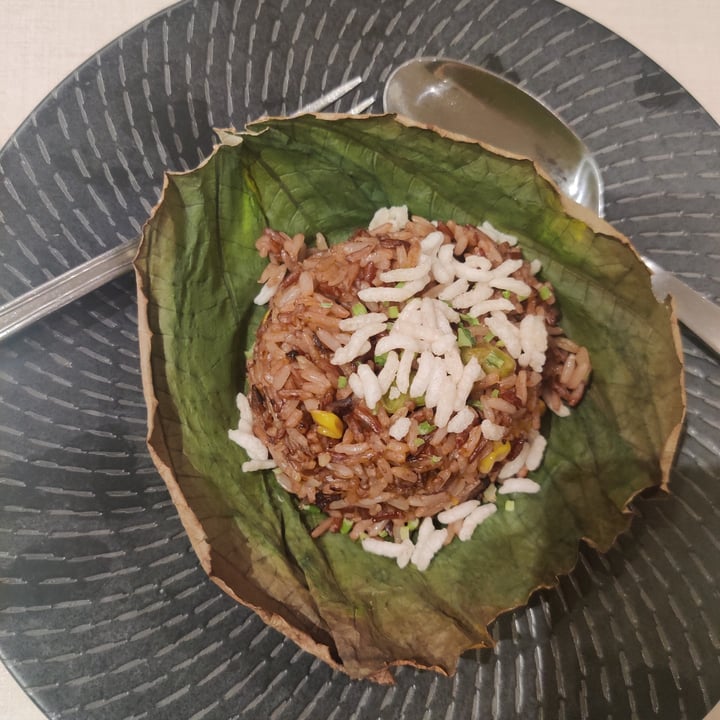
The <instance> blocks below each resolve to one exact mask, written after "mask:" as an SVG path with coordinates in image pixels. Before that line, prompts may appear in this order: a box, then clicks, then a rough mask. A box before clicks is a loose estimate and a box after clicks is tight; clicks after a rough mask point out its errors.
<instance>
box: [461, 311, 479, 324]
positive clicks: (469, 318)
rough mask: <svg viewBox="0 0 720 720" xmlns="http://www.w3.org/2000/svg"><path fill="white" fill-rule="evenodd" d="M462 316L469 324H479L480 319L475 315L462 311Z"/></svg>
mask: <svg viewBox="0 0 720 720" xmlns="http://www.w3.org/2000/svg"><path fill="white" fill-rule="evenodd" d="M460 318H461V319H462V320H464V321H465V322H466V323H467V324H468V325H479V324H480V321H479V320H478V319H477V318H476V317H475V316H474V315H467V314H466V313H460Z"/></svg>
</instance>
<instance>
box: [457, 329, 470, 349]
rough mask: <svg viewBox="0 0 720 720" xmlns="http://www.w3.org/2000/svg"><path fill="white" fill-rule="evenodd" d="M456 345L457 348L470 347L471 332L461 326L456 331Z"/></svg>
mask: <svg viewBox="0 0 720 720" xmlns="http://www.w3.org/2000/svg"><path fill="white" fill-rule="evenodd" d="M457 344H458V347H472V345H473V336H472V334H471V332H470V331H469V330H468V329H467V328H466V327H463V326H462V325H461V326H460V327H458V329H457Z"/></svg>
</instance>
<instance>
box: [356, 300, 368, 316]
mask: <svg viewBox="0 0 720 720" xmlns="http://www.w3.org/2000/svg"><path fill="white" fill-rule="evenodd" d="M367 311H368V310H367V308H366V307H365V306H364V305H363V304H362V303H361V302H356V303H355V304H354V305H353V306H352V314H353V315H367Z"/></svg>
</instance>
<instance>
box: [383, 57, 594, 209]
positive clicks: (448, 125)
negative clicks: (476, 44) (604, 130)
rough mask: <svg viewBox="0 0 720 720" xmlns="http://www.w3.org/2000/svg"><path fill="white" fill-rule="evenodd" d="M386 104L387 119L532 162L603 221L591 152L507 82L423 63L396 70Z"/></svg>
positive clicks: (470, 69)
mask: <svg viewBox="0 0 720 720" xmlns="http://www.w3.org/2000/svg"><path fill="white" fill-rule="evenodd" d="M383 104H384V107H385V110H386V111H387V112H393V113H399V114H401V115H405V116H407V117H409V118H412V119H414V120H418V121H420V122H423V123H426V124H428V125H435V126H438V127H442V128H444V129H445V130H450V131H452V132H457V133H460V134H462V135H466V136H468V137H474V138H481V139H482V140H483V141H484V142H486V143H489V144H490V145H494V146H495V147H497V148H498V149H501V150H505V151H508V152H511V153H514V154H516V155H522V156H524V157H529V158H532V159H533V160H535V161H537V163H538V164H539V165H540V166H541V167H542V168H543V170H545V172H546V173H547V174H548V175H550V177H551V178H552V179H553V180H554V181H555V182H556V183H557V185H558V186H559V187H560V189H561V190H562V192H563V193H564V194H565V195H568V196H569V197H571V198H573V200H575V201H576V202H578V203H580V204H581V205H585V206H586V207H588V208H590V209H591V210H593V211H594V212H595V213H597V214H598V215H600V216H602V214H603V183H602V177H601V175H600V169H599V168H598V166H597V163H596V162H595V160H594V158H593V156H592V154H591V153H590V151H589V150H588V148H587V147H586V146H585V144H584V143H583V142H582V140H580V138H579V137H578V136H577V135H576V134H575V133H574V132H573V131H572V130H571V129H570V128H569V127H568V126H567V125H566V124H565V123H564V122H563V121H562V120H561V119H560V118H559V117H558V116H557V115H555V114H554V113H553V112H551V111H550V110H549V109H548V108H546V107H545V106H544V105H543V104H542V103H541V102H540V101H539V100H536V99H535V98H534V97H532V96H531V95H529V94H528V93H526V92H525V91H524V90H522V89H521V88H519V87H518V86H517V85H513V84H512V83H510V82H508V81H507V80H504V79H503V78H501V77H500V76H498V75H495V74H494V73H491V72H488V71H487V70H484V69H483V68H479V67H475V66H472V65H467V64H465V63H461V62H457V61H454V60H446V59H443V58H435V57H431V58H417V59H414V60H410V61H408V62H406V63H403V64H402V65H400V66H399V67H397V68H396V69H395V70H394V71H393V73H392V75H391V76H390V77H389V78H388V81H387V83H386V85H385V91H384V95H383Z"/></svg>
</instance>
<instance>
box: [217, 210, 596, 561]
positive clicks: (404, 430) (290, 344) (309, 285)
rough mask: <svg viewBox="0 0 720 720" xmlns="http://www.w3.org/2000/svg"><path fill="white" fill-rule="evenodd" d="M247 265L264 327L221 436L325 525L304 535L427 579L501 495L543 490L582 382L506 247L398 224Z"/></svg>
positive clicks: (473, 230)
mask: <svg viewBox="0 0 720 720" xmlns="http://www.w3.org/2000/svg"><path fill="white" fill-rule="evenodd" d="M257 248H258V251H259V252H260V254H261V255H262V256H263V257H267V258H268V259H269V263H268V265H267V267H266V269H265V271H264V273H263V275H262V277H261V278H260V282H262V283H263V285H264V286H263V289H262V290H261V292H260V294H259V295H258V297H257V298H256V303H258V304H265V303H269V309H268V312H267V314H266V316H265V318H264V320H263V322H262V324H261V325H260V327H259V329H258V332H257V337H256V341H255V345H254V347H253V350H252V354H251V357H250V359H249V361H248V366H247V380H248V387H249V390H248V393H247V395H243V394H240V395H238V398H237V400H238V408H239V411H240V421H239V424H238V427H237V428H236V429H233V430H231V431H230V433H229V435H230V437H231V439H233V440H234V441H235V442H237V443H238V444H240V445H241V446H242V447H243V448H245V450H246V452H247V454H248V456H249V458H250V459H249V461H248V462H246V463H245V464H244V466H243V469H244V470H246V471H251V470H262V469H269V468H274V469H275V473H276V476H277V478H278V481H279V482H280V483H281V484H282V485H283V487H284V488H286V489H287V490H288V491H289V492H291V493H293V494H294V495H296V496H297V497H298V498H299V500H300V502H301V503H302V504H305V505H311V506H314V507H316V508H319V509H320V510H322V511H323V513H324V514H325V517H324V518H323V519H322V520H321V521H320V522H319V524H318V525H317V526H316V527H315V529H314V530H313V535H315V536H319V535H321V534H322V533H324V532H327V531H331V532H343V533H347V534H349V536H350V537H351V538H354V539H361V541H362V544H363V547H364V548H365V549H366V550H367V551H368V552H374V553H377V554H379V555H384V556H386V557H390V558H393V559H395V560H396V562H397V563H398V565H400V566H401V567H404V566H405V565H407V564H408V563H410V562H412V563H413V564H414V565H415V566H416V567H418V568H419V569H420V570H424V569H425V568H427V567H428V565H429V563H430V561H431V559H432V557H433V556H434V555H435V553H436V552H437V551H438V550H439V549H440V548H441V547H443V546H444V545H447V544H448V543H449V542H451V541H452V539H453V538H455V537H457V538H458V539H459V540H461V541H463V540H467V539H469V538H470V537H471V536H472V533H473V530H474V529H475V527H477V525H478V524H479V523H481V522H483V521H484V520H486V519H487V518H489V517H490V516H491V515H492V513H493V512H494V511H495V509H496V506H495V504H494V502H495V497H496V493H497V492H500V493H503V494H507V493H528V492H537V491H538V490H540V487H539V485H538V484H537V483H535V482H534V481H533V480H531V479H529V478H528V477H527V475H528V473H529V472H531V471H532V470H534V469H536V468H537V467H538V466H539V465H540V463H541V461H542V456H543V452H544V449H545V438H544V437H543V436H542V435H541V434H540V423H541V418H542V416H543V414H544V412H545V411H546V409H547V408H549V409H550V410H551V411H553V412H554V413H555V414H557V415H559V416H565V415H567V414H569V412H570V409H569V408H570V407H572V406H574V405H576V404H577V403H578V402H579V401H580V399H581V397H582V395H583V392H584V389H585V386H586V383H587V382H588V379H589V376H590V372H591V367H590V358H589V356H588V353H587V350H586V349H585V348H583V347H579V346H578V345H576V344H575V343H574V342H572V341H571V340H570V339H568V338H567V337H565V335H564V334H563V331H562V330H561V328H560V327H559V326H558V319H559V312H558V309H557V306H556V303H555V297H554V293H553V289H552V287H551V286H550V284H549V283H547V282H542V281H541V280H540V279H539V278H538V272H539V271H540V269H541V268H540V265H539V263H538V262H537V261H533V262H532V263H528V262H526V261H525V260H524V259H523V257H522V253H521V251H520V248H519V247H518V246H517V241H516V238H514V237H512V236H509V235H505V234H503V233H500V232H498V231H497V230H496V229H495V228H493V227H492V226H491V225H490V224H489V223H484V224H483V225H482V226H481V227H474V226H471V225H458V224H456V223H454V222H453V221H446V222H440V221H437V222H435V221H433V222H430V221H428V220H426V219H424V218H421V217H417V216H413V217H412V218H408V213H407V208H406V207H399V208H398V207H396V208H383V209H381V210H379V211H378V212H377V213H376V214H375V217H374V218H373V219H372V221H371V222H370V224H369V226H368V228H367V229H362V230H358V231H357V232H355V233H354V234H353V235H352V236H351V237H350V238H348V239H347V240H346V241H345V242H343V243H341V244H338V245H335V246H333V247H331V248H328V247H327V244H326V242H325V240H324V238H323V237H322V236H321V235H318V237H317V238H316V244H315V247H313V248H309V247H308V246H307V245H306V243H305V238H304V237H303V236H300V235H298V236H295V237H289V236H288V235H286V234H284V233H282V232H278V231H275V230H270V229H268V230H266V232H265V233H264V234H263V235H262V237H260V238H259V239H258V241H257Z"/></svg>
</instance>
